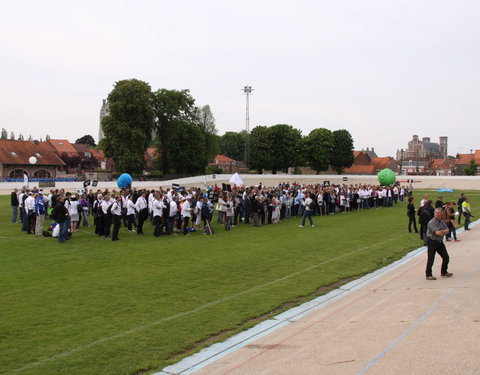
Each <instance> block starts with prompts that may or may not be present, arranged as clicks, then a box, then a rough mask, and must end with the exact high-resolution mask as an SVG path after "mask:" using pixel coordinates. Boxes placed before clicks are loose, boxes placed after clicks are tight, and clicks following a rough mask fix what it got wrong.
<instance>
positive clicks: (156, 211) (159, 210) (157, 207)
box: [152, 199, 167, 217]
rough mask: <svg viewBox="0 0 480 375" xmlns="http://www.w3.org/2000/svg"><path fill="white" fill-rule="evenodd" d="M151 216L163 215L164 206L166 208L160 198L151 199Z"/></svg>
mask: <svg viewBox="0 0 480 375" xmlns="http://www.w3.org/2000/svg"><path fill="white" fill-rule="evenodd" d="M152 206H153V216H154V217H155V216H163V209H164V208H167V206H165V203H163V201H162V200H157V199H155V200H154V201H153V204H152Z"/></svg>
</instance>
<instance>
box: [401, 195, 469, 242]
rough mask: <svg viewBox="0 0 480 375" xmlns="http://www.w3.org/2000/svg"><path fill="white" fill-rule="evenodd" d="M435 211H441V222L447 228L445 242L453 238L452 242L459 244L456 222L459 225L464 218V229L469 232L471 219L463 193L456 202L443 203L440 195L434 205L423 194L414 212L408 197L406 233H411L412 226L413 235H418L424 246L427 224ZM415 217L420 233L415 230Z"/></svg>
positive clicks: (411, 199) (466, 198) (466, 199)
mask: <svg viewBox="0 0 480 375" xmlns="http://www.w3.org/2000/svg"><path fill="white" fill-rule="evenodd" d="M455 206H457V207H458V211H457V210H455ZM435 209H441V210H442V220H443V221H444V222H445V224H446V226H447V228H448V233H447V234H446V239H445V240H446V241H452V237H453V240H454V241H456V242H460V240H459V239H458V238H457V230H456V228H457V220H458V225H461V222H462V218H464V219H465V221H464V229H465V230H470V228H469V225H470V222H471V218H472V217H473V215H472V211H471V207H470V203H469V200H468V197H467V196H466V195H465V194H464V193H462V194H461V195H460V198H459V199H458V201H457V202H455V201H449V202H444V201H443V196H441V195H440V196H438V197H437V199H436V201H435V202H434V203H433V202H432V200H430V199H429V198H428V195H427V194H425V195H424V196H423V199H422V200H421V201H420V207H419V208H418V210H415V205H414V198H413V197H409V198H408V205H407V216H408V231H409V232H410V233H411V232H412V226H413V229H414V230H415V233H419V234H420V239H421V240H422V241H423V243H424V245H427V228H428V223H429V222H430V221H431V220H432V219H433V218H434V217H435ZM416 216H418V223H419V225H420V231H419V230H418V228H417V222H416Z"/></svg>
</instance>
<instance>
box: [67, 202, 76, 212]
mask: <svg viewBox="0 0 480 375" xmlns="http://www.w3.org/2000/svg"><path fill="white" fill-rule="evenodd" d="M68 214H69V215H70V216H72V215H78V201H71V202H70V207H68Z"/></svg>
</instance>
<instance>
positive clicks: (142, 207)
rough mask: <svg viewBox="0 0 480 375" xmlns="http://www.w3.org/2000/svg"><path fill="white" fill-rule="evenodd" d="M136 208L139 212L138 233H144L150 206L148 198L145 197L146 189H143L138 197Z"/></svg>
mask: <svg viewBox="0 0 480 375" xmlns="http://www.w3.org/2000/svg"><path fill="white" fill-rule="evenodd" d="M135 208H136V209H137V212H138V225H137V234H145V233H143V223H144V222H145V220H146V219H147V218H148V208H147V200H146V199H145V191H143V192H142V195H141V196H140V197H138V199H137V202H136V203H135Z"/></svg>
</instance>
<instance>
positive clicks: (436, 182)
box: [0, 174, 480, 194]
mask: <svg viewBox="0 0 480 375" xmlns="http://www.w3.org/2000/svg"><path fill="white" fill-rule="evenodd" d="M240 176H241V178H242V179H243V181H244V182H245V184H246V185H249V186H253V185H258V184H259V183H260V182H261V183H262V184H263V185H264V186H275V185H278V184H279V183H281V182H289V183H293V182H297V183H299V184H302V185H303V184H305V185H308V184H319V183H320V184H323V182H324V181H329V182H330V184H343V183H345V184H378V181H377V176H373V175H370V176H366V175H285V174H277V175H240ZM230 177H231V175H230V174H219V175H216V176H215V178H213V176H212V175H207V176H196V177H187V178H179V179H175V180H169V181H134V182H133V187H135V188H137V189H145V188H146V189H158V188H159V187H164V188H166V187H172V183H176V184H179V185H180V186H185V187H192V186H196V187H200V188H205V186H209V185H214V184H215V183H216V184H217V185H219V186H221V184H222V183H229V179H230ZM343 177H347V179H348V181H343ZM407 179H413V181H414V182H413V187H414V188H415V189H439V188H449V189H455V190H480V176H418V177H417V176H397V181H399V182H400V183H401V184H402V185H407V184H408V183H407ZM22 186H23V183H22V182H0V194H9V193H10V192H11V191H12V190H13V189H14V188H21V187H22ZM33 186H38V184H35V183H33V182H31V183H30V187H33ZM55 187H56V188H57V189H66V190H70V191H76V190H77V189H82V188H83V182H81V181H80V182H56V183H55ZM91 188H92V187H91V186H89V187H88V189H91ZM92 189H95V188H92ZM96 189H110V190H111V189H117V190H118V187H117V183H116V182H115V181H99V183H98V186H97V188H96ZM46 190H48V189H46Z"/></svg>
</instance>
